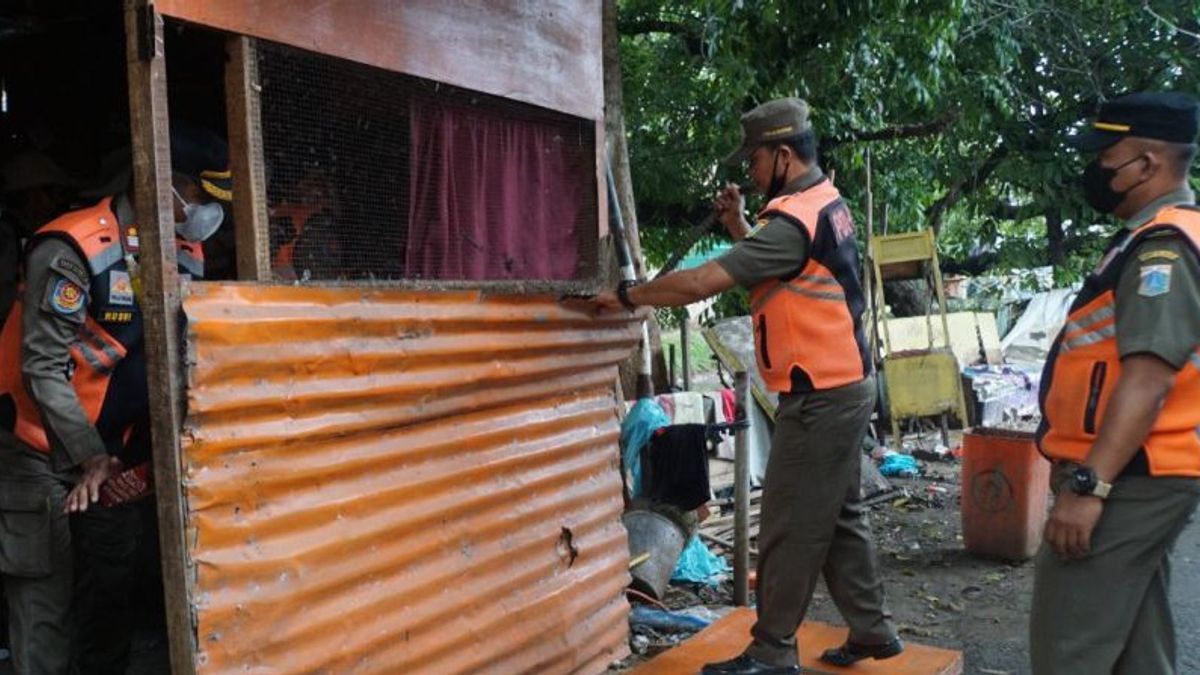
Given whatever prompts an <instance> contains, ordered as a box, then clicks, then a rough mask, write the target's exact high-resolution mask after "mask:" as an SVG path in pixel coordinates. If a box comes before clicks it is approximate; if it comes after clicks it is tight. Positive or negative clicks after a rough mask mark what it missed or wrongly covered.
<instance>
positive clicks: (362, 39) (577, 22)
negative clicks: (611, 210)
mask: <svg viewBox="0 0 1200 675" xmlns="http://www.w3.org/2000/svg"><path fill="white" fill-rule="evenodd" d="M156 5H157V7H158V10H159V11H160V12H162V13H163V14H166V15H168V16H172V17H175V18H178V19H183V20H185V21H191V22H194V23H199V24H203V25H206V26H211V27H213V28H217V29H220V30H225V31H229V32H231V33H239V34H242V35H250V36H253V37H258V38H262V39H265V40H271V41H274V42H281V43H284V44H288V45H291V46H293V47H299V48H301V49H307V50H309V51H314V52H318V53H321V54H329V55H332V56H337V57H340V58H344V59H349V60H351V61H358V62H359V63H365V64H369V65H372V66H378V67H380V68H385V69H387V70H391V71H396V72H402V73H408V74H410V75H416V76H418V77H425V78H429V79H431V80H437V81H439V82H445V83H448V84H453V85H457V86H460V87H466V88H468V89H473V90H475V91H482V92H485V93H488V94H494V95H497V96H503V97H505V98H510V99H514V100H517V101H524V102H526V103H532V104H534V105H539V106H542V107H545V108H550V109H551V110H558V111H561V112H565V113H568V114H571V115H575V116H577V117H583V118H586V119H592V120H598V119H602V118H603V115H604V93H603V92H604V85H603V73H602V57H601V35H600V33H601V22H600V0H539V2H511V1H509V2H495V1H494V0H457V1H456V2H446V0H405V1H404V2H396V1H395V0H354V2H328V0H158V1H157V3H156ZM601 222H603V221H601Z"/></svg>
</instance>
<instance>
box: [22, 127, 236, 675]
mask: <svg viewBox="0 0 1200 675" xmlns="http://www.w3.org/2000/svg"><path fill="white" fill-rule="evenodd" d="M189 149H190V150H191V152H189V151H188V150H189ZM196 156H197V150H196V144H195V143H189V142H188V139H187V138H186V137H179V136H177V135H175V134H173V137H172V159H173V163H174V166H175V168H176V170H177V172H176V175H175V180H174V184H175V189H176V200H177V210H176V218H177V219H178V220H179V221H180V222H177V224H176V231H177V233H178V234H179V235H180V239H179V240H177V242H176V246H177V249H178V250H177V256H178V259H179V263H180V272H181V273H182V274H191V275H193V276H201V275H202V274H203V252H202V249H201V247H200V244H199V241H201V240H203V239H204V238H206V237H207V236H208V235H211V234H212V233H213V232H215V231H216V229H217V227H219V225H220V222H221V220H222V218H223V210H222V208H221V207H220V206H219V205H218V204H215V203H207V202H210V201H211V200H210V199H209V198H206V197H205V196H203V191H202V190H201V185H202V183H203V180H202V179H200V178H199V176H198V173H199V172H198V171H195V172H191V171H189V169H190V167H191V166H192V165H193V161H192V160H194V159H195V158H196ZM201 202H206V203H201ZM26 271H27V276H26V279H25V287H24V290H23V292H22V294H21V297H20V299H19V300H18V301H17V302H16V303H15V304H14V305H13V306H12V308H11V309H10V311H9V314H8V317H7V319H6V320H5V322H4V326H3V329H0V579H2V580H3V583H4V588H5V593H6V595H7V599H8V607H9V616H10V628H9V631H10V638H11V639H10V643H11V647H12V655H13V665H14V666H15V668H16V671H17V673H18V674H20V675H25V674H37V675H47V674H49V675H53V674H58V673H68V672H74V671H81V672H83V673H88V674H89V675H92V674H96V675H103V674H106V673H117V674H123V673H124V671H125V666H126V665H127V661H128V653H129V641H130V636H131V633H130V630H131V623H130V617H129V616H128V615H127V613H126V610H127V608H128V606H129V604H130V601H131V599H132V598H131V587H132V578H131V575H132V569H133V568H132V564H131V560H130V558H131V556H132V553H133V551H134V550H135V549H136V543H137V537H138V535H139V528H138V524H137V523H136V521H133V520H131V519H132V518H135V517H136V515H137V514H136V512H135V511H134V510H133V509H132V508H128V507H127V508H122V507H120V506H115V507H111V508H100V505H99V504H97V501H98V500H99V497H100V494H101V492H102V491H103V490H104V489H105V488H106V487H108V486H111V485H112V483H111V482H109V477H110V475H112V474H113V473H114V472H115V471H116V470H118V469H120V468H121V462H120V460H119V459H117V458H118V457H119V456H122V455H123V453H124V451H125V449H126V446H127V444H128V442H129V441H130V439H131V438H133V437H136V434H135V433H134V432H135V428H136V427H137V426H138V425H139V423H141V422H143V421H144V419H145V416H146V415H147V411H148V409H149V404H148V401H149V392H148V391H147V381H146V369H145V361H144V358H143V336H142V324H141V321H142V319H141V312H140V310H139V307H138V298H137V288H138V279H137V230H136V227H135V225H134V223H133V212H132V208H131V206H130V202H129V199H128V198H127V197H126V196H125V195H118V196H116V197H106V198H104V199H102V200H101V201H100V202H99V203H98V204H95V205H93V206H89V207H87V208H84V209H80V210H77V211H72V212H70V213H67V214H64V215H63V216H61V217H59V218H57V219H55V220H53V221H51V222H50V223H48V224H46V225H45V226H44V227H42V228H40V229H39V230H38V231H37V232H36V233H35V234H34V235H33V237H32V239H31V242H30V244H29V251H28V255H27V258H26ZM68 514H73V515H71V516H70V517H68Z"/></svg>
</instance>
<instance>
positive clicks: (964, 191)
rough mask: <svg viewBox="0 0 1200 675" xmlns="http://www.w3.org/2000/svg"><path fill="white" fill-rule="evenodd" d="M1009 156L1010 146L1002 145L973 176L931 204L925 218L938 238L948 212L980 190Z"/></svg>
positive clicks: (958, 183)
mask: <svg viewBox="0 0 1200 675" xmlns="http://www.w3.org/2000/svg"><path fill="white" fill-rule="evenodd" d="M1007 155H1008V146H1007V145H1004V144H1002V145H1000V146H999V147H997V148H996V149H995V150H993V151H992V154H990V155H988V157H987V159H985V160H983V163H982V164H980V165H979V167H978V168H976V169H975V170H974V171H972V172H971V175H970V176H968V177H966V178H964V179H962V180H960V181H958V182H957V183H955V184H954V185H953V186H952V187H951V188H950V189H949V190H947V191H946V194H944V195H942V196H941V197H939V198H938V200H937V201H935V202H934V203H932V204H930V205H929V206H928V207H927V208H926V209H925V218H926V219H927V220H928V221H929V227H931V228H932V229H933V233H934V235H935V236H936V235H937V233H938V230H940V229H941V228H942V219H943V218H945V216H946V211H949V210H950V208H951V207H952V206H954V205H955V204H957V203H958V202H959V200H960V199H962V198H963V197H965V196H966V195H968V194H970V193H972V192H974V191H975V190H978V189H979V188H980V187H981V186H983V184H984V183H986V182H987V180H988V178H990V177H991V175H992V174H993V173H994V172H995V171H996V169H997V168H999V167H1000V164H1001V163H1002V162H1003V161H1004V158H1005V157H1006V156H1007Z"/></svg>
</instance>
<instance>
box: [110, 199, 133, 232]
mask: <svg viewBox="0 0 1200 675" xmlns="http://www.w3.org/2000/svg"><path fill="white" fill-rule="evenodd" d="M112 210H113V215H115V216H116V217H117V224H118V225H120V226H121V227H128V226H130V225H132V224H133V222H134V215H133V204H132V203H130V201H129V194H128V193H126V192H122V193H121V194H119V195H117V196H116V197H113V201H112Z"/></svg>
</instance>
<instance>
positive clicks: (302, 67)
mask: <svg viewBox="0 0 1200 675" xmlns="http://www.w3.org/2000/svg"><path fill="white" fill-rule="evenodd" d="M258 72H259V80H260V82H261V84H262V93H261V110H262V113H261V114H262V134H263V136H262V137H263V156H264V159H265V161H266V174H267V197H268V202H269V207H268V213H269V215H270V227H271V232H270V241H271V258H272V269H273V271H274V274H275V276H276V277H277V278H279V279H283V280H287V281H296V282H306V281H329V280H402V279H422V280H446V281H496V280H513V281H560V280H561V281H566V280H576V279H586V278H589V277H591V276H592V275H593V274H594V273H595V271H596V268H597V235H598V230H597V222H596V219H597V196H596V189H597V185H596V153H595V131H594V128H595V127H594V123H593V122H592V121H590V120H584V119H580V118H576V117H571V116H569V115H565V114H560V113H556V112H553V111H549V110H545V109H542V108H538V107H535V106H531V105H526V104H522V103H519V102H515V101H510V100H506V99H503V98H498V97H495V96H488V95H485V94H480V93H477V92H471V91H465V90H462V89H458V88H455V87H451V86H448V85H445V84H439V83H437V82H432V81H429V80H424V79H420V78H415V77H410V76H407V75H402V74H399V73H394V72H390V71H386V70H382V69H379V68H374V67H371V66H366V65H362V64H359V63H354V62H351V61H346V60H342V59H337V58H333V57H329V56H324V55H319V54H314V53H311V52H306V51H303V50H298V49H294V48H291V47H286V46H283V45H278V44H272V43H266V42H260V43H259V46H258Z"/></svg>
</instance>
